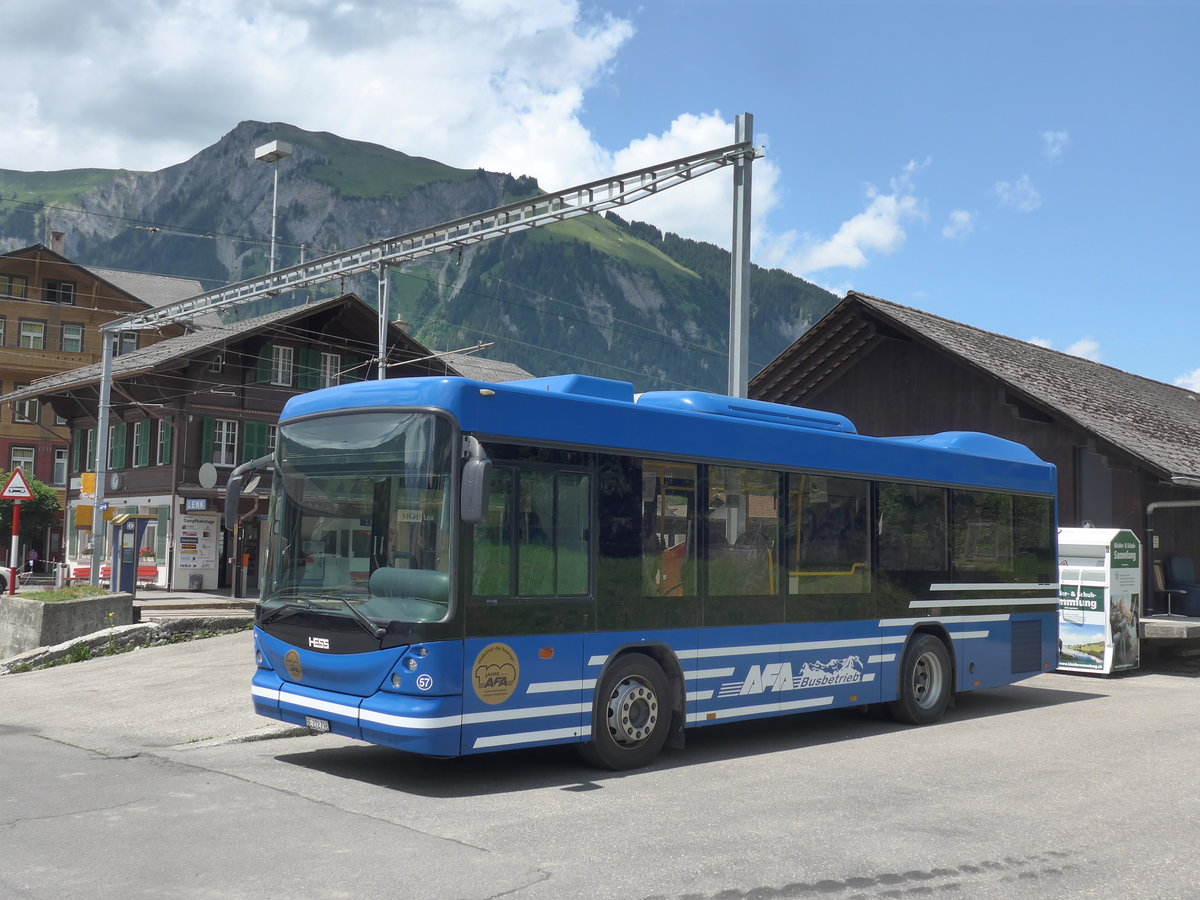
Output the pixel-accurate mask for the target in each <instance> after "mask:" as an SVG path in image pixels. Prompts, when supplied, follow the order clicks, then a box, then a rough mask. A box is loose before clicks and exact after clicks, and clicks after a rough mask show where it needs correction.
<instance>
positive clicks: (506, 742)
mask: <svg viewBox="0 0 1200 900" xmlns="http://www.w3.org/2000/svg"><path fill="white" fill-rule="evenodd" d="M588 734H590V731H589V730H588V729H583V728H550V729H548V730H546V731H525V732H521V733H519V734H491V735H487V736H486V737H479V738H476V739H475V743H474V744H473V745H472V747H473V748H474V749H476V750H480V749H482V748H484V747H512V746H516V745H518V744H532V743H533V742H534V741H553V740H556V739H558V738H569V737H587V736H588Z"/></svg>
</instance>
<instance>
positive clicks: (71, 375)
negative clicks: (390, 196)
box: [0, 294, 532, 405]
mask: <svg viewBox="0 0 1200 900" xmlns="http://www.w3.org/2000/svg"><path fill="white" fill-rule="evenodd" d="M348 302H354V303H358V304H361V305H362V307H363V309H364V310H366V311H368V312H370V308H369V307H367V306H366V305H365V304H363V303H362V301H361V300H360V299H359V298H358V297H357V295H355V294H343V295H342V296H340V297H330V298H326V299H324V300H314V301H311V302H309V303H306V304H303V305H300V306H292V307H288V308H287V309H282V310H276V311H275V312H270V313H266V314H265V315H261V316H256V317H255V318H253V319H246V320H244V321H241V322H234V323H230V324H224V325H216V326H212V327H209V328H203V329H200V330H197V331H194V332H191V333H188V334H184V335H181V336H179V337H174V338H168V339H166V340H163V341H159V342H158V343H156V344H151V345H150V346H148V347H144V348H142V349H140V350H136V351H134V352H132V353H126V354H123V355H121V356H117V357H114V358H113V361H112V377H113V381H119V380H120V379H122V378H130V377H132V376H134V375H140V374H144V373H147V372H153V371H155V370H156V369H159V368H160V367H165V366H166V365H168V364H170V363H174V362H182V361H186V360H187V359H189V358H190V357H192V356H194V355H195V354H197V353H199V352H202V351H204V350H207V349H209V348H215V347H220V346H222V345H223V344H225V343H226V342H228V341H229V340H230V339H233V338H243V337H245V336H246V335H247V334H248V333H250V332H254V331H260V330H262V329H265V328H267V327H270V326H273V325H278V324H280V323H283V322H288V321H291V320H293V319H301V318H306V317H308V316H310V315H312V314H313V313H314V312H317V311H319V310H322V309H325V308H327V307H331V306H335V305H337V304H340V303H348ZM407 340H409V341H411V343H412V345H413V347H414V349H416V350H417V351H418V355H420V356H426V355H430V354H428V352H427V351H425V349H424V348H423V347H421V345H420V344H419V343H418V342H417V341H416V340H414V339H412V338H407ZM442 360H443V361H444V363H445V364H446V366H447V367H448V368H450V369H451V371H452V373H456V374H459V375H462V376H464V377H467V378H474V379H476V380H478V381H493V382H500V381H515V380H518V379H521V378H530V377H532V376H530V374H529V373H528V372H526V371H525V370H524V369H522V368H520V367H518V366H514V365H512V364H510V363H505V362H498V361H496V360H488V359H478V358H476V357H473V356H468V355H464V354H461V353H451V354H446V355H445V356H443V357H442ZM100 375H101V363H94V364H92V365H89V366H81V367H80V368H78V369H72V370H71V371H69V372H59V373H58V374H55V375H47V376H46V377H45V378H39V379H37V380H36V381H34V382H32V383H30V384H28V385H26V386H25V387H23V388H21V389H19V390H15V391H12V392H11V393H8V394H5V395H3V396H0V405H3V404H6V403H12V402H15V401H18V400H25V399H28V398H30V397H44V396H47V395H49V394H55V393H59V392H61V391H65V390H70V389H72V388H77V387H83V386H85V385H89V384H95V383H97V382H99V381H100Z"/></svg>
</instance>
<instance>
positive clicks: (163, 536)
mask: <svg viewBox="0 0 1200 900" xmlns="http://www.w3.org/2000/svg"><path fill="white" fill-rule="evenodd" d="M157 511H158V530H157V531H156V532H155V533H154V555H155V558H156V559H157V560H158V561H159V562H166V561H167V537H168V535H167V529H168V528H169V527H170V524H171V507H169V506H159V507H157Z"/></svg>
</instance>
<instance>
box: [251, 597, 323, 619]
mask: <svg viewBox="0 0 1200 900" xmlns="http://www.w3.org/2000/svg"><path fill="white" fill-rule="evenodd" d="M297 599H300V598H297ZM312 608H313V605H312V603H311V602H310V601H308V600H301V602H299V603H297V602H295V601H292V600H289V601H287V602H285V603H281V604H279V606H277V607H275V608H274V609H272V610H271V611H270V612H266V613H263V617H262V618H261V619H259V620H258V624H259V625H266V624H267V623H268V622H273V621H274V620H275V619H278V618H279V617H280V616H282V615H283V614H284V613H288V614H289V615H295V614H296V613H298V612H304V611H305V610H309V609H312Z"/></svg>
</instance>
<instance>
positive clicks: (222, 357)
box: [0, 294, 530, 596]
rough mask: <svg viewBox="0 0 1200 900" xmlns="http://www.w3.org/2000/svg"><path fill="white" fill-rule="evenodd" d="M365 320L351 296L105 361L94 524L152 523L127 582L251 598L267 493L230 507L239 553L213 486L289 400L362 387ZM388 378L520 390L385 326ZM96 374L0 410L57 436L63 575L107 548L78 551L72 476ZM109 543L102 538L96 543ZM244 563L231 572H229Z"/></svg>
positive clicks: (367, 336) (87, 545)
mask: <svg viewBox="0 0 1200 900" xmlns="http://www.w3.org/2000/svg"><path fill="white" fill-rule="evenodd" d="M377 329H378V314H377V313H376V312H375V311H374V310H373V309H371V308H370V307H369V306H367V305H366V304H365V303H363V302H362V300H360V299H359V298H358V297H357V296H356V295H354V294H345V295H342V296H340V297H333V298H329V299H324V300H315V301H312V302H309V303H307V304H305V305H301V306H294V307H291V308H289V309H285V310H281V311H277V312H272V313H268V314H265V315H262V316H258V317H256V318H253V319H249V320H246V321H242V322H237V323H234V324H231V325H222V326H213V327H207V328H202V329H199V330H197V331H195V332H192V333H190V334H184V335H181V336H178V337H175V338H171V339H169V340H164V341H161V342H159V343H157V344H154V345H153V346H150V347H147V348H144V349H141V350H137V351H135V352H130V353H126V354H123V355H121V356H118V357H116V358H115V359H114V360H113V373H112V402H111V411H110V417H111V418H110V426H109V459H108V465H107V467H106V468H107V470H108V472H107V475H106V482H107V483H106V484H105V486H104V500H105V502H106V504H107V507H108V508H107V510H106V512H105V514H104V515H105V519H106V520H108V519H110V518H112V517H113V516H115V515H118V514H121V513H134V514H138V515H141V516H150V517H153V520H152V521H150V522H149V524H148V525H147V526H146V529H145V534H144V536H143V538H142V540H141V542H140V546H139V547H138V548H137V549H138V558H139V567H138V571H139V574H138V581H139V582H140V583H152V584H156V585H159V586H163V587H171V588H174V589H188V588H194V589H205V590H207V589H213V588H218V587H225V586H229V585H230V584H231V583H233V582H234V577H233V572H234V567H233V566H232V564H231V563H232V561H233V560H235V559H236V560H237V561H238V565H237V566H236V570H237V571H238V572H239V574H242V578H241V579H240V580H239V581H238V583H235V584H234V587H235V596H239V595H243V594H245V593H247V592H252V591H254V589H255V588H256V579H257V572H258V548H259V547H260V545H261V536H260V534H259V527H260V523H261V521H262V520H263V519H264V518H265V513H266V505H267V495H268V488H269V484H268V483H267V479H264V482H263V483H262V484H260V485H259V487H258V488H257V489H256V490H255V491H254V492H253V493H252V494H251V495H249V496H247V497H244V498H243V499H242V506H241V507H240V511H241V513H242V519H241V521H242V526H241V527H240V529H239V534H240V537H241V538H242V540H241V541H240V543H241V546H240V547H237V548H234V547H232V546H228V545H227V543H226V542H227V537H228V536H227V535H226V534H225V533H224V532H223V530H222V525H221V511H222V510H223V502H224V501H223V497H224V485H225V481H226V478H227V477H228V474H229V472H230V471H231V470H232V469H233V468H234V467H235V466H237V465H239V464H240V463H242V462H245V461H248V460H251V459H255V458H257V457H260V456H263V455H265V454H267V453H269V452H270V450H271V449H272V448H273V446H274V439H275V423H276V422H277V421H278V417H279V412H280V410H281V409H282V408H283V404H284V402H285V401H286V400H287V399H288V398H289V397H291V396H293V395H295V394H298V393H302V392H304V391H309V390H314V389H317V388H321V387H326V386H329V385H334V384H343V383H346V382H349V381H358V380H362V379H365V378H374V377H376V364H375V362H374V361H373V358H374V357H375V356H376V355H377V353H378V349H377ZM388 360H389V363H388V375H389V377H411V376H419V375H465V376H468V377H472V378H478V379H480V380H484V381H510V380H513V379H517V378H528V377H530V376H529V373H527V372H525V371H524V370H523V369H520V368H518V367H516V366H512V365H509V364H507V363H501V362H496V361H494V360H487V359H479V358H477V357H475V356H468V355H463V354H447V355H440V356H439V355H435V354H433V353H432V352H431V351H430V350H428V349H427V348H425V347H424V346H422V345H421V344H420V343H418V342H417V341H416V340H414V339H413V338H412V337H410V336H409V335H408V334H406V333H405V331H404V330H403V329H402V328H401V327H400V326H399V325H393V326H390V333H389V336H388ZM99 387H100V365H99V364H95V365H90V366H85V367H82V368H77V369H74V370H72V371H69V372H63V373H61V374H58V375H52V376H49V377H46V378H42V379H39V380H37V381H35V382H33V383H32V384H30V385H28V386H26V387H22V388H20V389H18V390H15V391H11V392H9V393H8V394H7V395H5V396H2V397H0V405H6V406H7V405H9V404H21V403H26V402H28V401H30V400H33V399H36V400H37V401H38V402H40V403H43V404H45V405H47V406H48V407H51V408H52V409H53V410H54V413H55V414H56V415H57V416H60V417H62V418H63V419H65V420H66V421H67V422H68V423H69V426H70V430H71V438H72V440H71V453H70V460H69V464H70V473H71V476H72V477H71V490H70V498H69V505H70V508H69V515H68V522H69V528H68V535H67V538H68V541H67V565H68V566H69V567H70V568H71V570H72V573H73V574H74V575H76V576H79V577H83V576H84V575H85V572H84V570H85V569H90V566H91V553H92V549H93V546H96V547H97V551H96V552H98V553H100V554H101V556H100V559H101V561H102V562H104V563H105V566H104V568H105V569H107V562H108V559H109V556H108V551H107V550H106V548H107V547H108V541H107V540H106V538H109V537H111V536H110V535H100V536H98V537H97V539H96V540H95V541H93V539H92V534H91V529H92V520H93V503H92V502H91V501H92V495H87V494H84V493H83V490H82V488H83V486H84V482H85V480H84V479H83V477H82V476H83V474H84V473H87V472H93V471H94V470H95V467H96V458H95V453H96V433H95V431H96V422H97V410H98V408H99ZM109 530H111V529H109ZM243 562H244V563H245V565H243V564H242V563H243Z"/></svg>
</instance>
